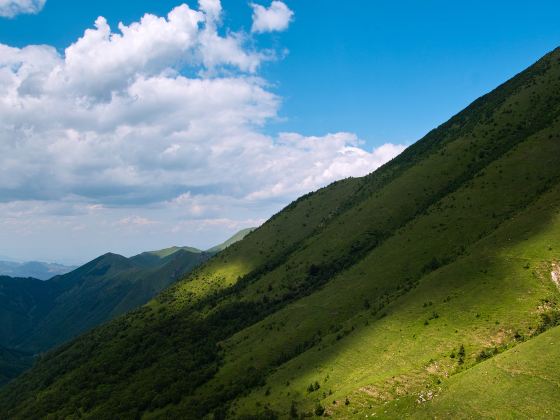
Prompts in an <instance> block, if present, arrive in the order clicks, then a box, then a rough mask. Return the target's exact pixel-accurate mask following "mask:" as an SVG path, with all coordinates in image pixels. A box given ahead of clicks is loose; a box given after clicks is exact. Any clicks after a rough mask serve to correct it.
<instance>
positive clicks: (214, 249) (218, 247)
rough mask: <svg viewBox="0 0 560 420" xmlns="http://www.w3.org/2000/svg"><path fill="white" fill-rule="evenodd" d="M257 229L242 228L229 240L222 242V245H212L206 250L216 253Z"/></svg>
mask: <svg viewBox="0 0 560 420" xmlns="http://www.w3.org/2000/svg"><path fill="white" fill-rule="evenodd" d="M255 229H256V228H247V229H243V230H240V231H239V232H237V233H236V234H235V235H233V236H232V237H231V238H229V239H228V240H227V241H225V242H223V243H221V244H220V245H216V246H215V247H212V248H210V249H208V250H207V251H206V252H212V253H215V252H220V251H223V250H224V249H226V248H227V247H228V246H230V245H233V244H234V243H236V242H239V241H240V240H242V239H244V238H245V236H247V235H248V234H249V233H251V232H252V231H254V230H255Z"/></svg>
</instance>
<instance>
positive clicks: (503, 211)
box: [0, 49, 560, 419]
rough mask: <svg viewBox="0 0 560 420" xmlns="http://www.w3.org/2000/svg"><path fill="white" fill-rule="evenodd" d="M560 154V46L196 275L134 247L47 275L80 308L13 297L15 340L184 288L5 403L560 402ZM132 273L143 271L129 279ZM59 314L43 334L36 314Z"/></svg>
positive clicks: (184, 407)
mask: <svg viewBox="0 0 560 420" xmlns="http://www.w3.org/2000/svg"><path fill="white" fill-rule="evenodd" d="M364 118H367V116H364ZM559 162H560V49H558V50H555V51H553V52H552V53H550V54H548V55H547V56H545V57H544V58H543V59H541V60H539V61H538V62H537V63H536V64H534V65H533V66H531V67H530V68H529V69H527V70H526V71H524V72H522V73H520V74H519V75H517V76H515V77H514V78H513V79H511V80H510V81H508V82H506V83H504V84H503V85H501V86H499V87H498V88H497V89H495V90H494V91H492V92H491V93H489V94H487V95H485V96H484V97H482V98H480V99H478V100H476V101H475V102H474V103H473V104H471V105H470V106H469V107H467V108H466V109H465V110H464V111H462V112H460V113H459V114H458V115H456V116H454V117H453V118H451V119H450V120H449V121H448V122H446V123H444V124H442V125H441V126H439V127H437V128H436V129H434V130H433V131H431V132H430V133H428V134H427V135H426V136H425V137H424V138H423V139H421V140H420V141H418V142H417V143H415V144H414V145H412V146H410V147H409V148H407V149H406V150H405V151H404V152H403V153H402V154H401V155H399V156H398V157H397V158H395V159H393V160H392V161H391V162H389V163H387V164H386V165H384V166H383V167H381V168H380V169H378V170H377V171H375V172H374V173H372V174H370V175H368V176H366V177H363V178H348V179H345V180H341V181H339V182H336V183H334V184H332V185H330V186H328V187H326V188H323V189H321V190H318V191H316V192H314V193H311V194H307V195H305V196H303V197H301V198H300V199H298V200H297V201H295V202H293V203H292V204H290V205H289V206H287V207H286V208H285V209H283V210H282V211H281V212H279V213H278V214H276V215H275V216H274V217H272V218H271V219H270V220H268V221H267V222H266V223H264V224H263V225H262V226H261V227H259V228H258V229H256V230H255V231H254V232H252V233H251V234H249V235H248V236H247V237H246V238H245V239H243V240H242V241H240V242H238V243H236V244H235V245H232V246H230V247H229V248H227V249H225V250H224V251H222V252H220V253H219V254H218V255H217V256H216V257H214V258H211V259H207V260H206V261H205V262H204V263H203V264H202V265H200V266H198V267H197V268H196V269H195V270H192V271H190V272H189V273H188V274H186V275H185V274H184V273H185V272H187V270H188V268H186V266H187V265H181V264H179V266H180V268H179V269H166V268H165V267H166V265H164V266H163V268H161V266H157V267H156V268H154V269H155V270H166V271H167V274H166V275H157V276H155V279H157V282H156V281H155V280H154V278H153V277H148V278H149V280H144V281H143V279H144V277H142V276H136V275H125V276H124V278H122V274H119V273H123V272H127V271H128V272H130V273H133V272H134V270H137V268H136V267H137V265H136V264H134V261H132V260H131V259H124V258H122V257H121V258H119V257H117V256H105V257H102V259H101V260H99V261H95V262H93V263H91V264H90V265H88V266H86V267H83V268H81V269H79V270H77V271H75V272H74V273H75V274H72V273H70V274H67V275H66V276H68V277H65V276H62V277H57V278H55V279H53V280H51V281H49V282H47V283H51V282H52V284H53V286H54V285H56V287H55V288H53V292H52V293H53V295H54V301H56V302H59V304H60V305H62V306H60V307H65V308H66V307H73V308H74V309H72V310H66V311H64V314H66V315H63V314H59V313H58V312H57V311H56V310H55V311H54V312H53V311H52V310H49V311H43V309H41V308H42V307H41V306H40V305H39V304H38V303H39V302H37V303H34V304H33V303H32V304H31V305H30V306H28V307H27V308H35V309H34V310H32V311H31V310H30V309H26V310H25V311H18V310H15V311H12V314H14V315H12V316H16V315H17V316H20V317H21V319H19V320H18V321H17V322H13V323H12V330H13V331H11V332H10V331H2V332H0V337H5V335H4V334H7V333H8V332H10V335H11V336H12V337H14V338H13V340H12V341H10V342H7V343H0V344H2V345H7V346H14V345H16V346H21V348H22V349H23V348H26V349H27V348H28V349H39V348H44V347H45V346H49V345H52V344H54V343H55V342H61V341H64V340H67V339H68V338H69V337H70V335H74V334H76V333H78V331H83V330H85V329H86V325H87V326H92V325H94V324H95V323H99V322H101V321H102V319H108V318H109V317H110V315H105V316H99V315H95V314H99V313H103V314H116V312H119V313H122V312H123V311H124V310H125V308H131V307H132V306H134V305H137V304H139V303H140V302H143V301H144V299H147V298H148V296H149V295H150V294H151V295H153V294H154V293H153V292H152V293H146V294H141V295H140V296H139V297H137V298H134V299H132V298H130V299H129V297H130V293H132V292H133V291H135V290H144V287H147V286H148V285H152V284H158V287H161V288H163V287H166V286H167V285H170V286H169V287H167V289H165V290H164V291H163V292H162V293H159V294H157V296H156V297H155V298H153V299H152V300H150V301H149V302H148V303H147V304H146V305H144V306H142V307H141V308H140V309H138V310H135V311H131V312H128V313H127V314H126V315H124V316H122V317H118V318H117V319H114V320H112V321H110V322H108V323H105V324H104V325H102V326H100V327H98V328H94V329H92V330H91V331H89V332H88V333H86V334H83V335H81V336H80V337H78V338H77V339H75V340H73V341H71V342H69V343H67V344H66V345H64V346H62V347H59V348H58V349H57V350H55V351H52V352H49V353H48V354H46V355H45V356H43V357H42V358H41V359H40V361H39V362H38V363H36V364H35V366H34V367H33V368H32V369H31V370H30V371H29V372H27V373H26V374H24V375H21V376H20V377H19V378H17V379H15V380H14V381H13V382H11V383H10V384H8V385H7V386H5V387H4V388H2V390H0V412H2V413H3V414H4V417H6V418H10V419H12V418H14V419H28V418H44V417H47V416H48V417H51V418H77V417H81V418H92V419H95V418H159V419H164V418H169V419H226V418H231V419H238V418H239V419H277V418H278V419H280V418H281V419H287V418H310V417H313V416H330V417H333V418H342V419H350V418H360V419H367V418H370V419H371V418H392V419H400V418H415V419H416V418H440V419H441V418H465V419H468V418H539V419H540V418H550V419H554V418H560V398H559V392H558V391H559V388H558V384H560V363H559V360H560V290H559V288H558V284H557V281H558V278H560V268H559V266H560V164H559ZM184 253H185V254H184V257H181V258H180V260H181V261H183V258H185V259H186V260H189V259H194V260H195V261H196V264H198V263H199V262H200V260H201V258H200V254H191V253H189V252H188V251H184ZM174 255H175V254H172V255H171V257H165V258H171V259H173V256H174ZM197 256H198V258H199V259H197ZM150 258H152V257H148V258H147V259H150ZM202 259H203V258H202ZM167 264H170V262H169V263H167ZM175 264H178V262H175ZM192 265H194V264H191V267H192ZM115 267H118V269H117V268H115ZM182 268H184V269H182ZM80 270H81V271H80ZM129 270H131V271H129ZM82 271H83V273H82ZM72 276H76V278H74V277H72ZM80 279H82V280H80ZM83 279H91V280H83ZM96 279H97V280H96ZM131 279H134V280H131ZM175 279H179V280H178V281H175ZM130 281H133V282H135V283H138V282H142V287H124V289H125V290H124V291H123V292H120V291H119V290H120V287H122V286H121V285H123V284H125V285H127V284H128V283H127V282H130ZM105 283H110V284H112V285H114V287H100V284H105ZM171 283H172V284H171ZM40 284H43V283H40ZM58 288H60V290H65V291H63V292H62V293H61V292H59V291H58V290H59V289H58ZM89 288H91V289H92V291H93V293H92V294H90V293H87V290H88V289H89ZM29 289H30V288H27V289H26V290H29ZM113 289H117V290H113ZM135 293H137V292H135ZM43 295H44V294H43ZM81 296H94V298H86V297H81ZM27 299H28V298H27V296H26V295H22V296H21V298H19V299H17V300H16V302H17V303H18V304H19V303H20V302H25V301H26V300H27ZM130 301H133V302H134V305H128V304H126V303H127V302H130ZM49 302H51V301H49ZM63 302H64V303H63ZM49 305H51V303H47V305H46V306H47V307H48V306H49ZM72 305H74V306H72ZM102 305H107V306H106V308H105V309H103V310H100V306H102ZM0 308H2V309H3V308H4V303H3V302H0ZM117 308H123V309H122V310H120V309H119V310H118V311H116V309H117ZM115 311H116V312H115ZM43 312H46V313H47V315H46V316H44V317H43V318H42V319H43V320H46V319H47V318H48V319H49V321H48V322H47V321H45V323H43V324H33V325H41V327H40V330H41V331H39V330H37V328H33V325H32V323H29V320H30V319H31V320H33V319H35V318H36V317H38V316H39V314H41V313H43ZM21 313H23V314H24V315H20V314H21ZM68 314H73V315H72V317H75V319H72V318H69V315H68ZM55 315H56V316H55ZM94 316H96V317H95V322H90V321H91V320H92V319H93V317H94ZM0 317H1V319H7V318H6V317H5V315H0ZM26 323H28V324H26ZM47 324H52V325H56V327H50V325H47ZM21 325H29V327H28V328H27V327H26V328H27V329H24V331H26V332H24V333H23V336H22V334H21V333H19V334H16V335H15V336H14V333H17V332H18V331H17V328H16V326H21ZM76 325H78V326H79V328H76V327H73V326H76ZM49 328H54V329H51V330H49ZM43 330H44V333H42V331H43ZM66 330H68V331H69V333H66ZM45 334H46V335H45ZM52 337H55V338H56V339H55V340H54V341H53V339H52Z"/></svg>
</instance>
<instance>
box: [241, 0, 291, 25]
mask: <svg viewBox="0 0 560 420" xmlns="http://www.w3.org/2000/svg"><path fill="white" fill-rule="evenodd" d="M251 7H252V8H253V27H252V29H251V31H252V32H257V33H262V32H274V31H284V30H286V29H288V26H289V25H290V22H291V20H292V18H293V16H294V12H292V11H291V10H290V9H289V8H288V6H286V4H285V3H283V2H281V1H277V0H274V1H273V2H272V3H271V4H270V7H268V8H266V7H265V6H262V5H260V4H256V3H251Z"/></svg>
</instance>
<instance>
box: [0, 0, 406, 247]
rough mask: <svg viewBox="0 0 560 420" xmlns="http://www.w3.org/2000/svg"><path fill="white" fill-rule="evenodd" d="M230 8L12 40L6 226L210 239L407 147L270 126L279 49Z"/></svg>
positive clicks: (214, 4) (4, 55)
mask: <svg viewBox="0 0 560 420" xmlns="http://www.w3.org/2000/svg"><path fill="white" fill-rule="evenodd" d="M278 3H280V4H281V5H283V6H279V5H278ZM253 7H254V8H255V7H257V6H256V5H254V6H253ZM258 7H261V6H258ZM283 7H286V6H285V5H284V4H283V3H281V2H276V1H275V2H273V3H272V5H271V6H270V8H269V9H266V10H265V14H266V15H267V16H268V17H267V18H266V19H265V21H266V22H267V23H266V24H265V23H263V21H262V19H264V18H263V17H262V15H261V14H259V13H261V12H258V10H260V9H254V11H255V13H256V16H257V17H256V18H255V21H254V25H253V30H255V25H256V27H257V28H260V29H259V30H258V31H263V30H265V29H266V30H279V29H278V28H282V27H283V26H282V25H280V23H281V22H280V20H279V21H275V20H274V19H275V18H274V19H273V18H271V17H270V16H272V15H270V13H273V12H274V13H273V15H274V14H275V13H276V12H275V10H285V9H283ZM286 9H287V8H286ZM287 10H288V11H289V9H287ZM221 13H222V9H221V4H220V2H219V1H218V0H200V3H199V8H198V10H195V9H191V8H190V7H189V6H187V5H185V4H183V5H180V6H178V7H176V8H174V9H173V10H171V12H170V13H169V14H168V15H167V16H166V17H158V16H154V15H151V14H146V15H144V16H143V17H142V19H141V20H140V21H138V22H134V23H132V24H130V25H124V24H122V23H121V24H119V25H118V30H114V29H113V28H111V27H110V26H109V24H108V23H107V21H106V20H105V19H104V18H103V17H99V18H98V19H97V20H96V21H95V24H94V26H93V27H92V28H90V29H87V30H86V31H85V32H84V34H83V36H82V37H81V38H79V39H77V40H76V41H75V42H74V43H73V44H71V45H70V46H68V48H66V50H65V51H64V52H63V53H59V52H58V51H57V50H56V49H55V48H53V47H50V46H42V45H41V46H39V45H30V46H27V47H24V48H13V47H10V46H7V45H2V44H0V115H2V118H1V119H0V226H3V229H0V230H3V232H4V234H5V235H14V234H17V235H22V234H24V235H28V236H29V237H33V235H36V236H38V237H44V235H47V236H48V235H53V234H54V235H56V231H54V230H53V229H55V228H54V227H53V226H55V225H60V223H63V225H61V226H62V227H60V229H65V230H66V231H67V232H75V231H84V230H85V231H91V232H95V234H96V235H102V234H103V226H106V229H107V234H108V235H111V232H113V233H114V232H115V230H118V229H121V228H122V229H129V228H130V227H134V228H136V229H137V230H139V231H141V230H142V229H144V228H145V229H157V231H158V232H159V235H160V237H161V238H163V237H164V236H165V234H166V232H167V233H169V235H177V237H182V238H184V239H183V240H182V241H180V242H178V243H187V242H188V241H194V242H196V241H197V238H198V240H199V241H200V239H201V237H203V236H204V235H206V236H205V239H203V240H204V241H207V242H209V243H210V242H211V241H212V240H213V239H212V238H213V236H212V235H214V236H216V235H217V234H216V232H218V231H220V229H221V230H222V231H223V230H224V229H225V230H228V229H229V230H233V229H235V228H237V227H246V226H248V225H254V224H255V223H260V222H262V221H263V220H264V219H266V218H267V217H268V216H270V215H271V214H272V213H274V212H275V211H277V210H279V208H280V207H281V206H282V205H285V204H287V203H288V202H289V201H291V200H292V199H294V198H296V197H297V196H299V195H301V194H303V193H306V192H308V191H311V190H314V189H316V188H318V187H321V186H324V185H326V184H328V183H330V182H332V181H335V180H337V179H341V178H345V177H349V176H361V175H365V174H367V173H368V172H371V171H372V170H374V169H375V168H377V167H378V166H380V165H381V164H383V163H385V162H386V161H387V160H389V159H391V158H392V157H394V156H395V155H397V154H398V153H400V152H401V151H402V150H403V148H404V147H403V146H400V145H392V144H387V145H384V146H381V147H379V148H377V149H375V150H372V151H368V150H364V149H363V148H362V147H361V144H362V142H361V141H360V140H359V139H358V137H357V136H356V135H355V134H352V133H346V132H340V133H332V134H326V135H322V136H303V135H300V134H297V133H279V134H277V135H267V134H264V132H265V130H264V128H265V127H266V125H267V124H268V123H270V122H271V121H274V120H275V119H277V118H278V112H279V107H280V106H281V98H280V97H278V96H277V95H276V94H275V93H274V92H273V91H272V89H271V87H270V85H269V83H268V82H267V81H266V80H264V79H262V78H261V77H260V76H259V75H258V70H259V68H260V66H261V65H262V64H263V62H265V61H269V60H273V59H274V55H273V54H272V53H271V52H269V51H267V52H263V51H257V50H255V49H253V47H252V46H251V42H250V39H249V35H247V34H245V33H243V32H232V31H225V35H223V34H221V32H222V31H219V28H220V25H221ZM284 16H286V15H284ZM291 16H292V12H291V11H289V17H288V18H287V19H288V21H287V22H289V19H291ZM284 19H286V17H284ZM257 22H258V23H257ZM274 22H280V23H274ZM283 22H284V23H283V25H287V23H286V21H285V20H284V21H283ZM53 222H55V223H53ZM64 223H66V224H64ZM204 228H207V229H209V230H208V231H207V232H206V233H205V231H204V230H203V231H202V233H201V234H200V235H199V236H198V237H196V238H194V239H190V237H191V236H193V235H194V234H193V233H192V232H193V231H199V232H200V229H204ZM212 229H213V230H212ZM211 230H212V232H213V233H212V232H210V231H211ZM143 234H145V232H143ZM40 235H43V236H40ZM179 235H182V236H179ZM189 235H191V236H189ZM201 235H202V236H201ZM194 236H196V235H194ZM69 238H70V236H69ZM0 239H2V234H0ZM61 240H62V239H61ZM67 240H68V241H70V240H71V239H67ZM165 240H167V241H169V240H170V237H166V239H165ZM162 241H163V239H162ZM216 241H217V236H216ZM191 243H193V242H191ZM194 244H195V245H196V243H194ZM162 245H169V243H167V244H164V243H162ZM152 246H155V243H154V244H153V245H152ZM105 250H106V249H105ZM0 251H3V252H4V253H6V252H5V251H4V250H0ZM41 257H43V258H47V257H48V256H41Z"/></svg>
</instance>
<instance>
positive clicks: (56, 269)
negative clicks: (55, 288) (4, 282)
mask: <svg viewBox="0 0 560 420" xmlns="http://www.w3.org/2000/svg"><path fill="white" fill-rule="evenodd" d="M75 268H76V267H70V266H66V265H62V264H55V263H45V262H39V261H29V262H25V263H19V262H14V261H0V276H10V277H33V278H36V279H39V280H48V279H50V278H51V277H54V276H57V275H61V274H66V273H68V272H70V271H72V270H74V269H75Z"/></svg>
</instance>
